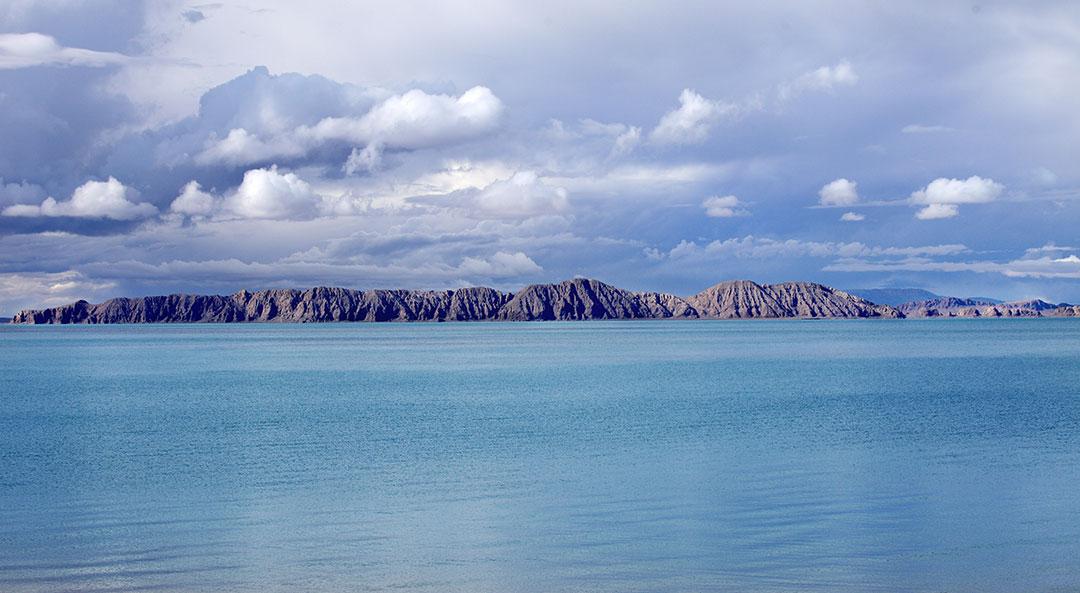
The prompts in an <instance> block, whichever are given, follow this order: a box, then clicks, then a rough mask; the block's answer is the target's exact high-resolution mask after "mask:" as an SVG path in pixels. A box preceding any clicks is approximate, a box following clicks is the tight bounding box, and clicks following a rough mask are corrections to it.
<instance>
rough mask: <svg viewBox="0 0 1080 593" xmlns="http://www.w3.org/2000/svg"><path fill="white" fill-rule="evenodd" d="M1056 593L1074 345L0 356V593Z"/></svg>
mask: <svg viewBox="0 0 1080 593" xmlns="http://www.w3.org/2000/svg"><path fill="white" fill-rule="evenodd" d="M1078 588H1080V321H1078V320H1072V319H1034V320H926V321H915V320H901V321H865V320H864V321H640V322H633V321H629V322H627V321H613V322H568V323H554V322H551V323H457V324H454V323H448V324H434V323H416V324H361V323H358V324H326V325H269V324H268V325H257V324H250V325H168V326H166V325H144V326H61V327H56V326H53V327H18V326H2V327H0V590H3V591H5V592H13V593H19V592H24V591H34V592H59V591H97V592H105V591H117V592H119V591H146V590H154V591H177V592H196V591H198V592H207V591H209V592H217V591H260V592H299V591H310V592H320V593H322V592H327V593H328V592H342V591H419V592H432V593H434V592H440V593H446V592H468V593H486V592H492V593H495V592H501V593H502V592H527V593H533V592H536V593H540V592H570V591H590V592H591V591H598V592H635V591H641V592H646V591H648V592H702V591H732V592H756V591H769V592H788V591H792V592H793V591H830V592H831V591H841V592H843V591H859V592H862V591H888V592H903V591H918V592H924V591H925V592H973V593H974V592H980V593H981V592H998V591H1001V592H1004V591H1063V590H1076V589H1078Z"/></svg>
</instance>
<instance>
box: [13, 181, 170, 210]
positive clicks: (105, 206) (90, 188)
mask: <svg viewBox="0 0 1080 593" xmlns="http://www.w3.org/2000/svg"><path fill="white" fill-rule="evenodd" d="M137 196H138V192H136V191H135V190H133V189H131V188H130V187H127V186H125V185H124V184H122V183H120V182H119V181H117V180H116V178H114V177H110V178H109V179H108V181H87V182H86V183H84V184H82V185H80V186H79V187H77V188H75V192H74V193H72V194H71V199H70V200H66V201H63V202H60V201H57V200H56V199H55V198H52V197H49V198H45V201H43V202H42V203H41V205H40V206H34V205H29V204H17V205H14V206H8V207H7V208H5V209H4V210H3V215H4V216H25V217H36V216H49V217H56V216H70V217H73V218H108V219H112V220H138V219H140V218H148V217H151V216H153V215H155V214H157V211H158V210H157V208H155V207H154V206H153V205H152V204H146V203H136V202H134V201H133V198H136V197H137Z"/></svg>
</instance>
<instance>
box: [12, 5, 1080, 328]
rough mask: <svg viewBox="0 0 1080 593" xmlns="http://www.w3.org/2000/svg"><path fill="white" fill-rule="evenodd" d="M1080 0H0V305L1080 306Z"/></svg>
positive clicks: (18, 307)
mask: <svg viewBox="0 0 1080 593" xmlns="http://www.w3.org/2000/svg"><path fill="white" fill-rule="evenodd" d="M1077 97H1080V4H1077V3H1076V2H1071V1H1064V2H1042V1H1038V0H1036V1H1032V2H1025V3H1016V2H970V1H968V2H949V1H941V2H910V3H909V2H873V1H871V2H866V1H851V2H845V1H829V0H822V1H818V2H813V3H809V2H807V3H796V2H768V1H754V2H717V1H706V2H637V3H616V2H579V1H574V2H562V1H559V0H554V1H549V2H543V3H539V2H513V1H504V2H488V1H485V0H478V1H476V0H474V1H471V2H467V3H460V2H452V1H438V2H427V1H422V0H410V1H405V0H403V1H401V2H378V3H376V2H346V1H344V0H339V1H327V0H308V1H306V2H303V3H298V2H286V1H269V2H255V1H254V0H250V1H245V2H242V3H233V2H215V3H198V2H194V3H189V2H173V1H154V2H140V1H138V0H93V1H80V0H33V1H26V0H0V315H11V314H12V313H14V312H15V311H17V310H19V309H21V308H25V307H40V306H55V305H59V304H63V303H68V302H72V301H74V300H77V299H87V300H90V301H92V302H97V301H100V300H103V299H106V298H110V297H113V296H140V295H146V294H165V293H173V292H187V293H213V294H229V293H232V292H235V291H237V290H240V289H259V288H272V287H299V288H303V287H310V286H316V285H331V286H344V287H351V288H360V289H367V288H432V289H442V288H453V287H459V286H466V285H486V286H492V287H495V288H500V289H516V288H519V287H521V286H523V285H526V284H532V283H538V282H555V281H561V280H565V279H568V278H572V277H575V276H587V277H591V278H597V279H600V280H603V281H606V282H609V283H612V284H616V285H618V286H620V287H624V288H629V289H636V290H662V291H668V292H674V293H676V294H682V295H688V294H693V293H695V292H698V291H700V290H702V289H704V288H706V287H708V286H710V285H712V284H715V283H716V282H719V281H722V280H728V279H736V278H746V279H752V280H755V281H758V282H763V283H765V282H779V281H786V280H806V281H814V282H821V283H825V284H828V285H831V286H836V287H839V288H879V287H918V288H925V289H928V290H932V291H934V292H937V293H939V294H946V295H954V296H992V297H998V298H1003V299H1027V298H1043V299H1045V300H1048V301H1052V302H1061V301H1071V302H1078V301H1080V172H1078V168H1080V167H1078V166H1080V108H1078V107H1077Z"/></svg>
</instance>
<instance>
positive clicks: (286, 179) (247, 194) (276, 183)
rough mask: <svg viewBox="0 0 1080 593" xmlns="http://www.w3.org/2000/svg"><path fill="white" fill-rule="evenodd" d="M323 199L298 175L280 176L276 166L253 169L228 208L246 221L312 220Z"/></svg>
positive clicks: (247, 173)
mask: <svg viewBox="0 0 1080 593" xmlns="http://www.w3.org/2000/svg"><path fill="white" fill-rule="evenodd" d="M321 203H322V199H321V198H320V197H319V195H318V194H316V193H315V192H314V191H313V190H312V189H311V186H310V185H308V183H307V182H306V181H304V180H303V179H300V178H299V177H297V176H296V174H295V173H280V172H278V169H277V167H276V166H274V167H270V168H269V169H251V170H250V171H247V172H246V173H244V180H243V182H241V183H240V186H239V187H237V188H236V192H235V193H234V194H232V195H231V196H229V197H228V198H227V199H226V201H225V208H226V209H228V210H229V211H231V212H233V213H234V214H236V215H238V216H241V217H244V218H269V219H289V218H310V217H313V216H315V215H316V214H317V212H318V207H319V206H320V205H321Z"/></svg>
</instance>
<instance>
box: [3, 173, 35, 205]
mask: <svg viewBox="0 0 1080 593" xmlns="http://www.w3.org/2000/svg"><path fill="white" fill-rule="evenodd" d="M45 197H46V195H45V189H44V188H42V187H41V186H40V185H37V184H36V183H27V182H26V181H22V182H19V183H14V182H13V183H4V180H3V179H2V178H0V207H2V206H4V205H6V204H25V203H28V202H38V201H41V200H42V199H44V198H45Z"/></svg>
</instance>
